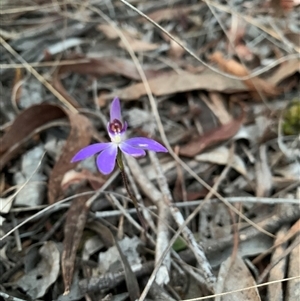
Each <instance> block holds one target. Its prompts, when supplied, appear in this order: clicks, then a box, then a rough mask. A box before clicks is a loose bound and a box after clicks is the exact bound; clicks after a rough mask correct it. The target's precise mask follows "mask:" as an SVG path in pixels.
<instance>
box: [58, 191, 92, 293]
mask: <svg viewBox="0 0 300 301" xmlns="http://www.w3.org/2000/svg"><path fill="white" fill-rule="evenodd" d="M88 198H89V197H88V196H81V197H78V198H76V199H74V200H73V202H72V204H71V207H70V208H69V210H68V213H67V219H66V222H65V226H64V241H63V252H62V255H61V265H62V276H63V281H64V286H65V292H64V294H68V293H69V292H70V288H71V285H72V280H73V274H74V267H75V259H76V253H77V250H78V246H79V243H80V240H81V237H82V233H83V230H84V227H85V223H86V219H87V215H88V212H89V207H88V206H87V205H86V201H87V200H88Z"/></svg>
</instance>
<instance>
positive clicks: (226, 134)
mask: <svg viewBox="0 0 300 301" xmlns="http://www.w3.org/2000/svg"><path fill="white" fill-rule="evenodd" d="M243 119H244V113H242V115H241V117H239V118H238V119H234V120H232V121H231V122H229V123H227V124H224V125H222V126H219V127H218V128H216V129H213V130H211V131H208V132H207V133H205V134H204V135H203V136H200V137H198V138H197V139H194V140H192V141H190V142H188V143H187V144H186V145H183V146H181V147H180V150H179V154H180V155H182V156H186V157H194V156H195V155H197V154H199V153H200V152H202V151H203V150H204V149H206V148H208V147H211V146H213V145H215V144H217V143H219V142H222V141H225V140H228V139H230V138H231V137H233V136H234V135H235V134H236V133H237V131H238V130H239V128H240V126H241V125H242V123H243Z"/></svg>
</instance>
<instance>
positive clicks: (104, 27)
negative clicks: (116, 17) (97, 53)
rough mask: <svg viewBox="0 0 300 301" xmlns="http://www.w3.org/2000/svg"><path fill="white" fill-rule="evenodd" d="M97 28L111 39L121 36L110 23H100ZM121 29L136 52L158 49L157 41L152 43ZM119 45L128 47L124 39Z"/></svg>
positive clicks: (124, 47)
mask: <svg viewBox="0 0 300 301" xmlns="http://www.w3.org/2000/svg"><path fill="white" fill-rule="evenodd" d="M97 29H98V30H100V31H101V32H102V33H103V34H104V35H105V36H106V37H107V38H108V39H110V40H115V39H119V38H120V37H119V35H118V33H117V31H116V30H115V29H114V27H113V26H111V25H109V24H100V25H99V26H98V27H97ZM120 30H121V31H122V34H123V35H124V37H125V38H126V39H127V41H128V43H129V44H130V47H131V48H132V50H133V51H135V52H140V51H151V50H155V49H157V48H158V47H159V46H160V45H158V44H155V43H150V42H147V41H143V40H140V39H139V38H137V37H135V36H134V34H132V33H130V32H128V31H126V30H123V29H120ZM118 46H119V47H121V48H123V49H127V48H126V45H125V44H124V43H123V41H122V40H120V41H119V43H118Z"/></svg>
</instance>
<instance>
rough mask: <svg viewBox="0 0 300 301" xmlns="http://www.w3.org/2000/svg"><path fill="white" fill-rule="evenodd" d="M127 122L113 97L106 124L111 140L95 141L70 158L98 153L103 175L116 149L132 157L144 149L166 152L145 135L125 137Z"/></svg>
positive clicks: (111, 167) (110, 167)
mask: <svg viewBox="0 0 300 301" xmlns="http://www.w3.org/2000/svg"><path fill="white" fill-rule="evenodd" d="M126 130H127V122H126V121H124V122H122V116H121V105H120V100H119V98H117V97H115V98H114V100H113V102H112V104H111V107H110V121H109V122H108V124H107V132H108V135H109V137H110V139H111V142H106V143H95V144H92V145H89V146H87V147H85V148H83V149H82V150H80V151H79V152H78V153H77V154H76V155H75V156H74V157H73V159H72V160H71V162H77V161H81V160H84V159H86V158H88V157H91V156H93V155H95V154H97V153H100V154H99V155H98V157H97V167H98V169H99V171H100V172H101V173H103V174H105V175H107V174H109V173H111V172H112V171H113V170H114V168H115V165H116V158H117V154H118V149H120V150H121V151H122V152H123V153H124V154H128V155H131V156H133V157H142V156H145V155H146V152H145V150H150V151H155V152H164V153H166V152H168V150H167V149H166V148H165V147H164V146H162V145H161V144H160V143H158V142H156V141H155V140H153V139H149V138H145V137H135V138H129V139H126V138H125V135H126V134H125V132H126Z"/></svg>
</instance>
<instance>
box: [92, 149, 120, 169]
mask: <svg viewBox="0 0 300 301" xmlns="http://www.w3.org/2000/svg"><path fill="white" fill-rule="evenodd" d="M117 153H118V146H117V145H116V144H114V143H110V146H109V147H108V148H106V149H105V150H104V151H103V152H102V153H101V154H100V155H99V156H98V157H97V166H98V169H99V171H100V172H101V173H103V174H104V175H108V174H110V173H111V172H112V171H113V170H114V168H115V165H116V158H117Z"/></svg>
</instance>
